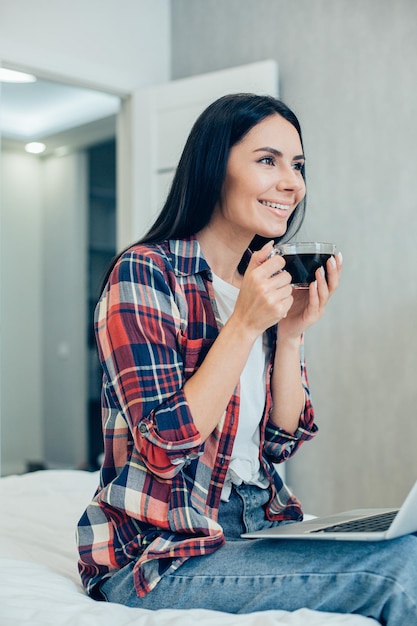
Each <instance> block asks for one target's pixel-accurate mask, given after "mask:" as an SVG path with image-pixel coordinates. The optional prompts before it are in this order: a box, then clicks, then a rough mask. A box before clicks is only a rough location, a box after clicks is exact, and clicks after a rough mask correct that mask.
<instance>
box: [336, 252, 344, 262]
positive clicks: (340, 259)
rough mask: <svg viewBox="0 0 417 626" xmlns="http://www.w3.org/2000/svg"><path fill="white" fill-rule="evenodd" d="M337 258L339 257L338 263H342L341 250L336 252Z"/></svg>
mask: <svg viewBox="0 0 417 626" xmlns="http://www.w3.org/2000/svg"><path fill="white" fill-rule="evenodd" d="M337 258H338V259H339V261H340V263H343V255H342V253H341V252H338V253H337Z"/></svg>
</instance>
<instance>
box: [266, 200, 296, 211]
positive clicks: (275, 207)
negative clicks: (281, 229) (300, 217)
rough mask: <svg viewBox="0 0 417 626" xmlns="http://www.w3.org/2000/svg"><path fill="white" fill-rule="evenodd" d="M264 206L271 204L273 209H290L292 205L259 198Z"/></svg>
mask: <svg viewBox="0 0 417 626" xmlns="http://www.w3.org/2000/svg"><path fill="white" fill-rule="evenodd" d="M259 202H260V203H261V204H263V205H264V206H269V207H271V209H281V211H288V210H289V209H290V206H289V205H288V204H278V203H277V202H268V201H267V200H259Z"/></svg>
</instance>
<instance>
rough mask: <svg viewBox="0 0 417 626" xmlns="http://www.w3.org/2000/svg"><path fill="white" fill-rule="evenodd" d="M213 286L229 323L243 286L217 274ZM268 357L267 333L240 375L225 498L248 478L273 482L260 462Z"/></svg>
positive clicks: (256, 482)
mask: <svg viewBox="0 0 417 626" xmlns="http://www.w3.org/2000/svg"><path fill="white" fill-rule="evenodd" d="M213 290H214V295H215V298H216V303H217V308H218V311H219V315H220V318H221V320H222V322H223V324H225V323H226V322H227V320H228V319H229V317H230V315H231V314H232V312H233V310H234V308H235V304H236V300H237V297H238V295H239V289H238V288H237V287H234V286H233V285H230V284H229V283H226V282H225V281H224V280H222V279H221V278H219V277H218V276H216V275H215V274H213ZM268 357H269V348H268V344H267V342H266V335H265V333H264V334H263V335H260V336H259V337H258V338H257V340H256V341H255V343H254V345H253V347H252V350H251V352H250V354H249V357H248V360H247V362H246V365H245V367H244V369H243V371H242V374H241V376H240V411H239V424H238V429H237V433H236V438H235V441H234V444H233V451H232V458H231V461H230V465H229V469H228V471H227V475H226V481H225V484H224V486H223V491H222V500H225V501H227V500H228V499H229V496H230V492H231V489H232V484H235V485H240V484H241V483H242V482H244V483H248V484H251V485H258V486H259V487H264V488H266V487H267V486H268V484H269V482H268V479H267V477H266V476H265V475H264V474H263V472H262V470H261V467H260V463H259V445H260V435H259V424H260V421H261V419H262V415H263V411H264V408H265V399H266V387H265V375H266V366H267V363H268Z"/></svg>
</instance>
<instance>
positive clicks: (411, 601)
mask: <svg viewBox="0 0 417 626" xmlns="http://www.w3.org/2000/svg"><path fill="white" fill-rule="evenodd" d="M268 495H269V494H268V490H263V489H259V488H257V487H252V486H248V485H245V486H242V487H237V488H234V489H233V490H232V495H231V497H230V501H229V502H227V503H221V506H220V511H219V522H220V523H221V525H222V526H223V529H224V532H225V536H226V538H227V541H226V544H225V545H224V546H223V547H222V548H220V549H219V550H217V551H216V552H215V553H213V554H210V555H208V556H201V557H192V558H190V559H189V560H188V561H187V562H186V563H184V564H183V565H182V566H181V567H179V568H178V570H177V571H176V572H174V573H172V574H169V575H167V576H164V577H163V578H162V580H161V581H160V582H159V583H158V585H157V586H156V587H155V589H153V590H152V591H151V592H150V593H148V594H147V595H146V596H145V597H144V598H138V597H137V595H136V593H135V589H134V586H133V575H132V569H133V564H129V565H127V566H125V567H124V568H123V569H121V570H119V571H118V572H116V573H115V574H114V575H113V576H112V577H111V578H110V579H109V580H107V581H106V582H105V583H104V584H103V585H102V588H101V591H102V593H103V596H104V598H105V599H106V600H108V601H111V602H118V603H121V604H125V605H128V606H133V607H140V608H145V609H162V608H173V609H191V608H203V609H211V610H218V611H225V612H227V613H252V612H254V611H264V610H271V609H281V610H287V611H294V610H296V609H299V608H302V607H306V608H309V609H315V610H318V611H320V610H321V611H329V612H332V611H333V612H339V613H359V614H361V615H365V616H369V617H374V618H375V619H377V620H378V621H380V622H381V623H382V624H386V625H388V626H406V625H408V624H417V536H415V535H408V536H406V537H402V538H400V539H392V540H390V541H384V542H381V543H373V542H350V541H277V540H269V539H255V540H248V539H241V538H240V534H241V533H242V532H245V531H251V530H253V529H255V528H261V527H264V526H266V525H271V523H270V522H268V521H266V520H265V518H264V508H263V507H264V505H265V503H266V500H267V499H268Z"/></svg>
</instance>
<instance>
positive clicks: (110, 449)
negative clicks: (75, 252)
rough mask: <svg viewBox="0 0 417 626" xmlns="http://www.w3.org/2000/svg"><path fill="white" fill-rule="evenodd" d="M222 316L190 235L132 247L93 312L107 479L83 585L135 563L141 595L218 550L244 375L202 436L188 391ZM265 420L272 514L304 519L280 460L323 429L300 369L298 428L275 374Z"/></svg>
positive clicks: (84, 560) (83, 551) (87, 529)
mask: <svg viewBox="0 0 417 626" xmlns="http://www.w3.org/2000/svg"><path fill="white" fill-rule="evenodd" d="M220 328H221V322H220V319H219V316H218V313H217V307H216V303H215V299H214V294H213V288H212V283H211V272H210V268H209V266H208V265H207V263H206V261H205V259H204V258H203V256H202V254H201V249H200V246H199V244H198V242H197V240H196V239H195V238H190V239H184V240H173V241H167V242H163V243H161V244H154V245H136V246H133V247H132V248H130V249H129V250H128V251H126V252H125V253H124V254H123V255H122V256H121V257H120V259H119V260H118V262H117V264H116V266H115V268H114V269H113V271H112V274H111V276H110V278H109V281H108V283H107V286H106V288H105V290H104V292H103V294H102V297H101V299H100V301H99V303H98V304H97V307H96V313H95V329H96V337H97V344H98V350H99V356H100V360H101V363H102V368H103V372H104V374H103V386H102V421H103V433H104V460H103V465H102V468H101V472H100V484H99V487H98V488H97V491H96V493H95V495H94V498H93V500H92V501H91V503H90V504H89V505H88V507H87V509H86V511H85V512H84V514H83V515H82V517H81V519H80V521H79V524H78V532H77V538H78V546H79V554H80V558H79V571H80V575H81V579H82V582H83V584H84V586H85V588H86V590H87V592H88V593H89V594H90V595H92V596H93V597H94V595H95V590H96V588H97V585H98V584H99V583H100V582H101V581H102V580H105V579H106V578H107V577H109V576H111V575H112V573H114V572H115V571H116V570H118V569H120V568H122V567H123V566H125V565H127V564H128V563H129V562H132V561H134V584H135V588H136V593H137V594H138V596H143V595H145V594H146V593H147V592H149V591H150V590H151V589H152V588H153V587H154V586H155V585H156V584H157V583H158V581H159V580H160V578H161V576H163V575H164V574H166V573H169V572H172V571H174V570H175V569H177V568H178V567H179V566H180V565H181V563H183V562H184V561H185V560H186V559H188V558H189V557H192V556H197V555H204V554H209V553H211V552H213V551H214V550H217V549H218V548H220V547H221V546H222V545H223V543H224V541H225V539H224V535H223V532H222V528H221V526H220V525H219V524H218V523H217V514H218V507H219V502H220V495H221V491H222V486H223V483H224V480H225V477H226V472H227V468H228V464H229V461H230V457H231V453H232V448H233V441H234V437H235V434H236V430H237V425H238V417H239V385H238V386H237V387H236V390H235V393H234V395H233V396H232V397H231V399H230V402H229V404H228V406H227V409H226V411H225V413H224V415H223V416H222V418H221V419H220V421H219V423H218V424H217V427H216V428H215V430H214V431H213V433H212V434H211V435H210V436H209V437H208V439H207V440H206V441H205V442H203V441H202V440H201V437H200V433H199V431H198V430H197V428H196V426H195V424H194V422H193V417H192V415H191V412H190V409H189V406H188V404H187V400H186V398H185V395H184V392H183V385H184V382H185V381H186V380H187V378H188V377H190V376H192V374H193V373H194V372H195V371H196V369H197V368H198V367H199V365H200V363H201V362H202V361H203V359H204V357H205V355H206V354H207V352H208V350H209V349H210V346H211V345H212V343H213V341H214V340H215V339H216V337H217V335H218V333H219V329H220ZM276 332H277V329H276V327H275V328H272V329H270V330H269V335H270V339H271V362H270V364H269V368H268V374H267V377H266V404H265V410H264V415H263V417H262V420H261V425H260V439H261V446H260V462H261V466H262V468H263V470H264V472H265V474H266V475H267V476H268V478H269V481H270V484H271V497H270V500H269V503H268V505H267V508H266V515H267V516H268V518H269V519H273V520H286V519H300V518H301V517H302V511H301V507H300V503H299V502H298V500H297V499H296V498H295V497H294V496H293V494H292V493H291V492H290V491H289V489H288V488H287V487H286V485H285V484H283V482H282V480H281V478H280V476H279V474H278V472H277V471H276V469H275V467H274V464H275V463H279V462H282V461H283V460H285V459H287V458H288V457H289V456H290V455H291V454H292V453H293V452H294V451H295V450H296V449H297V448H298V447H299V445H300V444H301V443H302V442H303V441H306V440H308V439H310V438H311V437H312V436H313V435H314V434H315V432H316V430H317V427H316V425H315V424H314V413H313V409H312V406H311V402H310V393H309V388H308V383H307V376H306V371H305V364H304V357H303V349H301V354H300V364H301V377H302V382H303V386H304V388H305V392H306V402H305V406H304V410H303V412H302V414H301V417H300V422H299V427H298V429H297V431H296V432H295V433H294V434H290V433H287V432H285V431H283V430H282V429H279V428H277V427H276V426H275V425H274V424H273V423H272V422H271V421H269V419H268V416H269V413H270V410H271V406H272V397H271V390H270V375H271V371H272V362H273V357H274V351H275V343H276Z"/></svg>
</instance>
